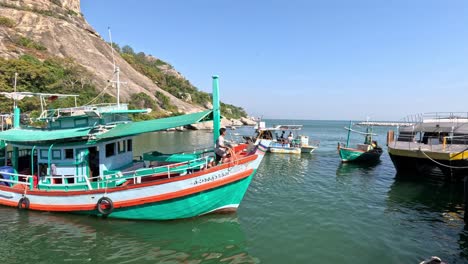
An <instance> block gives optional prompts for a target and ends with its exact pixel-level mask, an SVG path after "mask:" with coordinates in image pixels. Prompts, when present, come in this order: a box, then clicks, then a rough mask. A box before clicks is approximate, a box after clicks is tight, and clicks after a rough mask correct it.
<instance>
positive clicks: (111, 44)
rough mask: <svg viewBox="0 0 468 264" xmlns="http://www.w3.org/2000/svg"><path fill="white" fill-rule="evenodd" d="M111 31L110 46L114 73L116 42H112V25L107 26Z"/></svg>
mask: <svg viewBox="0 0 468 264" xmlns="http://www.w3.org/2000/svg"><path fill="white" fill-rule="evenodd" d="M107 30H108V31H109V40H110V47H111V54H112V63H113V64H114V73H115V57H114V43H113V42H112V33H111V29H110V27H108V28H107Z"/></svg>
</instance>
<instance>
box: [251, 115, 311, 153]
mask: <svg viewBox="0 0 468 264" xmlns="http://www.w3.org/2000/svg"><path fill="white" fill-rule="evenodd" d="M259 124H260V125H259V127H258V128H257V134H256V136H255V137H254V138H255V140H262V139H267V140H272V142H271V143H270V147H269V148H268V151H269V152H271V153H281V154H301V153H312V152H313V151H314V150H315V149H317V148H318V147H319V144H320V142H319V141H316V140H315V141H310V140H309V137H308V136H305V135H297V134H299V131H300V130H301V129H302V125H277V126H275V127H271V128H267V127H265V123H264V122H260V123H259ZM278 133H281V135H280V134H278ZM294 135H297V136H296V137H294Z"/></svg>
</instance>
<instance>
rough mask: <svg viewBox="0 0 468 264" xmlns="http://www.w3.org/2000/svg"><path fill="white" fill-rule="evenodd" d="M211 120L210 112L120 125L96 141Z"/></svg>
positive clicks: (211, 113)
mask: <svg viewBox="0 0 468 264" xmlns="http://www.w3.org/2000/svg"><path fill="white" fill-rule="evenodd" d="M210 120H213V111H211V110H208V111H203V112H199V113H194V114H187V115H180V116H173V117H167V118H161V119H155V120H148V121H140V122H133V123H126V124H118V125H117V126H116V127H115V128H113V129H111V130H109V131H108V132H105V133H102V134H99V135H97V136H96V139H106V138H115V137H125V136H133V135H138V134H143V133H148V132H153V131H160V130H166V129H169V128H176V127H180V126H186V125H191V124H196V123H198V122H204V121H210Z"/></svg>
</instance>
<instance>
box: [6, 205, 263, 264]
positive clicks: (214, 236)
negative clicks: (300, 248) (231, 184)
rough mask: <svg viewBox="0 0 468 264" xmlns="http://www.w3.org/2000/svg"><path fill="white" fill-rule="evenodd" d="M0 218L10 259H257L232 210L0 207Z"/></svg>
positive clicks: (144, 261)
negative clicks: (182, 215)
mask: <svg viewBox="0 0 468 264" xmlns="http://www.w3.org/2000/svg"><path fill="white" fill-rule="evenodd" d="M0 220H1V221H2V223H3V224H2V230H0V237H1V238H2V239H1V242H0V254H1V255H2V257H3V258H5V259H9V260H12V261H13V262H15V263H16V262H18V263H21V262H24V263H31V260H36V262H39V260H44V259H51V257H52V256H51V255H50V254H53V255H54V256H53V258H54V259H55V260H57V261H56V262H58V263H61V262H72V263H73V262H77V263H83V262H92V263H113V262H115V261H116V260H118V261H119V263H156V262H157V263H160V262H164V263H166V262H168V263H200V262H204V261H209V262H210V263H256V262H258V260H257V259H256V258H254V257H252V256H250V255H249V254H248V252H247V251H246V242H245V237H244V233H243V231H242V229H241V226H240V224H239V221H238V219H237V217H236V216H235V215H212V216H204V217H199V218H194V219H189V220H183V221H167V222H147V221H118V220H105V219H100V218H95V217H88V216H73V215H66V214H63V215H62V214H50V213H40V212H20V211H18V210H15V209H10V208H0Z"/></svg>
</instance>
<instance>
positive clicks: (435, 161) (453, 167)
mask: <svg viewBox="0 0 468 264" xmlns="http://www.w3.org/2000/svg"><path fill="white" fill-rule="evenodd" d="M419 151H421V153H422V154H424V156H426V157H427V158H428V159H429V160H431V161H432V162H434V163H436V164H438V165H440V166H443V167H447V168H450V169H468V166H463V167H456V166H451V165H446V164H443V163H440V162H438V161H437V160H434V159H433V158H431V157H429V155H427V154H426V153H425V152H424V151H422V150H421V149H419Z"/></svg>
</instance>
